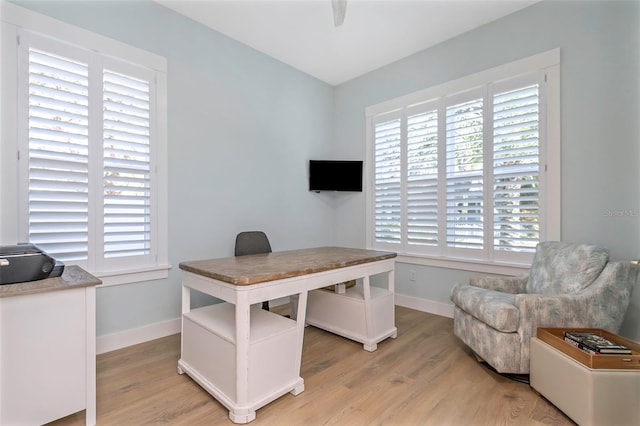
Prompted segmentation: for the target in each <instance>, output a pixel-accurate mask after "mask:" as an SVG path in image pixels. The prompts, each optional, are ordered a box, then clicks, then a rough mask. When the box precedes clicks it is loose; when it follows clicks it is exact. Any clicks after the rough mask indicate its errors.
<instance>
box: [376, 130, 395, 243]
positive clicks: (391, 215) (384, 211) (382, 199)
mask: <svg viewBox="0 0 640 426" xmlns="http://www.w3.org/2000/svg"><path fill="white" fill-rule="evenodd" d="M374 133H375V135H374V139H375V141H374V144H375V158H376V160H375V170H374V197H375V239H376V241H378V242H384V243H391V244H399V243H400V242H401V237H402V234H401V231H402V229H401V226H400V225H401V213H402V209H401V176H400V173H401V152H400V150H401V145H400V143H401V120H400V119H393V120H389V121H385V122H381V123H376V125H375V129H374Z"/></svg>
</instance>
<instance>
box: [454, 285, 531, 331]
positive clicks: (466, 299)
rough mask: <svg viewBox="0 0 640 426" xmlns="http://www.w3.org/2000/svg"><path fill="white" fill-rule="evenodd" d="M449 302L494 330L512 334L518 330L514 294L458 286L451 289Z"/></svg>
mask: <svg viewBox="0 0 640 426" xmlns="http://www.w3.org/2000/svg"><path fill="white" fill-rule="evenodd" d="M451 300H452V301H453V303H454V304H455V305H456V306H457V307H459V308H460V309H462V310H463V311H465V312H466V313H468V314H469V315H471V316H473V317H475V318H476V319H478V320H480V321H482V322H483V323H485V324H487V325H488V326H490V327H492V328H495V329H496V330H499V331H501V332H503V333H513V332H515V331H517V329H518V322H519V321H520V312H519V311H518V308H517V307H516V305H515V301H516V295H515V294H510V293H502V292H499V291H493V290H486V289H483V288H480V287H474V286H472V285H460V284H458V285H456V286H455V287H454V288H453V291H452V293H451Z"/></svg>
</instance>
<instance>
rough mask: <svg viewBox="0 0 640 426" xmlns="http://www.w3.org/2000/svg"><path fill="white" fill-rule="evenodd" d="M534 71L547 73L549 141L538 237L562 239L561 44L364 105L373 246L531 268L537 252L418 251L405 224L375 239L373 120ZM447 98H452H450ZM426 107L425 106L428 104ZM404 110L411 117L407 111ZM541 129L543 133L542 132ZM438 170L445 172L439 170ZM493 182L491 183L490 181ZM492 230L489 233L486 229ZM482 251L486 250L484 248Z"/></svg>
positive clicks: (441, 260)
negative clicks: (396, 239) (397, 232)
mask: <svg viewBox="0 0 640 426" xmlns="http://www.w3.org/2000/svg"><path fill="white" fill-rule="evenodd" d="M536 72H539V73H542V74H543V75H544V83H543V84H545V90H544V91H543V92H544V93H545V96H546V98H545V99H544V100H543V99H542V98H541V100H540V105H541V108H543V107H544V108H545V110H546V114H544V119H545V120H546V122H545V123H542V122H541V123H540V134H541V139H543V138H544V141H545V142H544V143H540V146H539V157H540V165H539V167H540V170H539V179H540V186H541V188H544V190H543V191H542V193H541V194H540V199H539V205H540V207H541V209H542V211H543V213H541V214H542V215H544V216H543V217H544V219H543V220H541V222H540V240H555V239H560V221H561V217H560V200H561V194H560V164H561V163H560V49H553V50H550V51H547V52H543V53H540V54H537V55H533V56H530V57H527V58H523V59H520V60H517V61H514V62H511V63H508V64H505V65H501V66H497V67H494V68H491V69H488V70H485V71H481V72H478V73H475V74H471V75H469V76H466V77H462V78H460V79H457V80H453V81H450V82H447V83H443V84H440V85H437V86H434V87H431V88H427V89H424V90H420V91H417V92H414V93H411V94H408V95H405V96H401V97H398V98H395V99H391V100H388V101H385V102H381V103H379V104H376V105H372V106H369V107H367V108H366V111H365V115H366V151H367V152H366V158H367V159H368V161H367V162H366V163H367V167H366V174H365V183H366V194H365V197H366V206H367V213H366V223H367V225H366V233H367V235H366V240H367V246H368V247H369V248H372V249H378V250H391V251H396V252H398V261H399V262H401V263H410V264H420V265H426V266H436V267H444V268H451V269H459V270H468V271H475V272H486V273H498V274H513V273H520V272H524V271H525V270H526V269H527V268H528V266H529V265H530V262H531V259H532V257H533V254H525V255H521V256H510V257H509V256H508V257H506V258H498V259H495V258H493V256H491V257H490V256H487V255H486V254H484V255H483V257H482V258H479V257H477V256H465V255H460V253H456V254H453V255H452V254H451V252H450V251H449V250H447V249H446V248H445V250H444V251H434V250H428V249H426V250H421V251H419V252H418V251H410V250H407V239H406V231H405V230H403V235H402V239H401V242H400V244H389V243H388V244H379V243H376V241H375V220H376V217H375V192H374V191H375V188H374V184H375V177H374V167H375V123H376V122H380V121H384V120H378V118H380V117H388V118H389V119H393V118H398V117H403V113H404V112H405V111H420V110H421V109H423V108H424V107H425V106H426V105H437V104H438V102H439V99H442V98H445V97H447V98H449V99H453V98H455V97H457V96H458V95H459V96H462V98H461V99H464V98H465V95H466V93H468V92H470V91H471V90H473V89H474V88H482V87H492V86H497V87H500V86H501V85H503V84H509V81H510V80H515V79H518V78H520V77H521V76H526V75H528V74H532V73H536ZM490 92H491V93H489V96H490V97H491V99H492V96H493V93H494V92H492V91H491V90H490ZM543 102H544V103H543ZM447 104H451V103H450V102H448V101H447ZM484 107H485V108H492V105H485V106H484ZM424 111H426V109H425V110H424ZM404 115H405V116H407V117H408V114H404ZM440 115H442V114H439V117H438V120H445V118H444V117H441V116H440ZM486 115H487V114H486V113H485V117H486ZM401 127H402V126H401ZM438 127H439V129H438V132H439V134H438V141H439V144H442V145H440V146H442V148H444V141H445V140H444V137H445V136H444V134H442V133H443V132H442V131H441V128H442V125H439V126H438ZM401 131H402V132H403V133H406V129H404V128H402V130H401ZM492 131H493V129H492V128H489V126H484V132H485V135H486V133H487V132H492ZM543 132H544V136H543V134H542V133H543ZM403 136H406V135H403ZM405 140H406V138H405ZM440 146H439V147H438V156H439V162H440V165H439V166H438V167H439V168H441V167H444V164H443V163H442V161H444V155H445V153H444V152H443V151H444V149H442V148H441V147H440ZM401 149H402V158H401V161H402V162H403V163H406V161H407V159H406V157H407V156H406V143H405V142H402V148H401ZM485 155H488V153H487V150H485ZM485 162H486V160H485ZM405 170H406V169H405ZM439 176H441V175H440V174H439ZM485 179H486V174H485ZM403 181H405V182H406V179H403ZM445 184H446V183H445V182H444V180H443V179H439V180H438V185H439V191H442V190H443V188H442V186H443V185H445ZM489 184H490V185H491V183H489ZM486 185H487V182H485V187H486ZM401 194H402V195H401V197H402V200H403V207H402V209H403V211H402V215H406V199H407V192H406V184H405V186H403V187H402V192H401ZM485 208H492V206H485ZM444 220H446V219H445V218H442V217H440V219H439V228H441V224H442V223H443V221H444ZM490 226H491V228H489V225H487V226H485V242H486V241H490V242H491V244H492V245H493V224H491V225H490ZM441 230H442V229H441ZM439 232H440V231H439ZM488 233H489V234H491V235H488ZM440 235H442V233H440ZM481 251H483V252H486V250H481ZM474 254H477V253H474Z"/></svg>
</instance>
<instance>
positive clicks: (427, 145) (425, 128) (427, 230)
mask: <svg viewBox="0 0 640 426" xmlns="http://www.w3.org/2000/svg"><path fill="white" fill-rule="evenodd" d="M407 244H409V245H416V246H437V245H438V112H437V110H431V111H427V112H423V113H420V114H414V115H410V116H409V117H407Z"/></svg>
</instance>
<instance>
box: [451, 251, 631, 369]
mask: <svg viewBox="0 0 640 426" xmlns="http://www.w3.org/2000/svg"><path fill="white" fill-rule="evenodd" d="M636 274H637V270H636V267H635V265H633V264H632V263H631V262H609V253H608V251H607V250H606V249H603V248H599V247H596V246H592V245H587V244H569V243H562V242H543V243H540V244H538V246H537V248H536V254H535V256H534V260H533V264H532V265H531V269H530V272H529V274H528V275H522V276H518V277H510V278H497V277H484V278H480V279H472V280H471V282H470V283H469V284H464V285H463V284H456V285H455V286H454V287H453V289H452V292H451V300H452V301H453V303H454V305H455V311H454V319H453V330H454V333H455V335H456V336H458V337H459V338H460V339H461V340H462V341H463V342H464V343H465V344H466V345H467V346H469V347H470V348H471V349H472V350H473V351H474V352H475V354H476V355H477V356H478V357H479V358H482V359H483V360H484V361H486V362H487V363H488V364H489V365H491V366H492V367H493V368H495V370H496V371H498V372H499V373H510V374H528V373H529V339H530V338H531V337H535V334H536V330H537V328H538V327H576V328H579V327H588V328H602V329H605V330H609V331H611V332H617V331H618V330H619V329H620V326H621V325H622V320H623V319H624V315H625V312H626V310H627V307H628V306H629V301H630V297H631V292H632V290H633V287H634V284H635V281H636Z"/></svg>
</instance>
